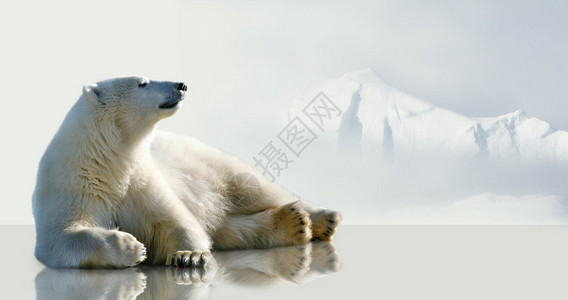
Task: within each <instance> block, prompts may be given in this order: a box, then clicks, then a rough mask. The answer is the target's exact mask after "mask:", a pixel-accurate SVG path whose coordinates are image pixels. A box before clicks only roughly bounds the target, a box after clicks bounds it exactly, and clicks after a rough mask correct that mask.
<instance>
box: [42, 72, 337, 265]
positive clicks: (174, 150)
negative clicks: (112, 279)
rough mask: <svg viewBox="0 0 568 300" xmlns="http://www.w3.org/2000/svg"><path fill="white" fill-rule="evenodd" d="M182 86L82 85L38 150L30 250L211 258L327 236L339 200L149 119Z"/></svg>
mask: <svg viewBox="0 0 568 300" xmlns="http://www.w3.org/2000/svg"><path fill="white" fill-rule="evenodd" d="M186 91H187V86H186V85H185V84H184V83H180V82H166V81H153V80H149V79H147V78H144V77H135V76H129V77H120V78H114V79H108V80H103V81H100V82H97V83H94V84H88V85H86V86H84V88H83V93H82V96H81V97H80V98H79V99H78V101H77V102H76V103H75V105H74V106H73V107H72V108H71V110H70V112H69V113H68V114H67V116H66V118H65V120H64V121H63V124H62V125H61V127H60V128H59V130H58V132H57V133H56V134H55V136H54V137H53V139H52V141H51V143H50V144H49V146H48V147H47V150H46V151H45V153H44V155H43V157H42V159H41V161H40V165H39V169H38V175H37V183H36V188H35V191H34V195H33V213H34V218H35V223H36V232H37V240H36V250H35V255H36V257H37V259H38V260H40V261H41V262H43V263H44V264H45V265H47V266H49V267H53V268H124V267H129V266H134V265H137V264H139V263H141V262H144V263H146V264H154V265H158V264H161V265H164V264H165V265H175V266H183V267H204V266H208V265H209V266H211V265H214V260H213V257H212V255H211V254H210V251H211V250H212V249H237V248H269V247H278V246H286V245H296V244H302V243H307V242H309V241H310V240H311V239H319V240H330V238H331V236H332V235H333V233H334V232H335V229H336V227H337V226H338V224H339V222H340V221H341V215H340V213H339V212H336V211H331V210H326V209H319V208H315V207H313V206H311V205H308V204H307V203H305V202H301V201H299V199H297V197H296V196H294V195H293V194H291V193H289V192H288V191H286V190H285V189H283V188H282V187H280V186H278V185H276V184H274V183H272V182H270V181H268V180H266V179H265V178H264V177H263V176H262V175H260V174H259V173H258V172H257V171H256V170H255V169H254V168H253V167H250V166H248V165H247V164H245V163H244V162H242V161H240V160H238V159H237V158H235V157H233V156H231V155H229V154H227V153H225V152H222V151H220V150H218V149H215V148H213V147H211V146H208V145H206V144H203V143H201V142H199V141H197V140H195V139H193V138H189V137H184V136H180V135H177V134H174V133H169V132H163V131H158V130H156V129H155V127H156V124H157V123H158V121H160V120H161V119H163V118H166V117H169V116H171V115H173V114H174V113H175V112H176V111H177V110H178V109H179V108H180V107H181V104H182V100H183V98H184V95H185V93H186Z"/></svg>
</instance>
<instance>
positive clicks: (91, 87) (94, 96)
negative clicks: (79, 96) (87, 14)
mask: <svg viewBox="0 0 568 300" xmlns="http://www.w3.org/2000/svg"><path fill="white" fill-rule="evenodd" d="M100 94H101V92H100V90H99V87H98V86H97V84H96V83H91V84H87V85H85V86H83V97H85V99H87V100H88V101H97V102H99V103H101V104H103V105H105V104H106V103H104V102H102V101H101V99H100V98H99V96H100Z"/></svg>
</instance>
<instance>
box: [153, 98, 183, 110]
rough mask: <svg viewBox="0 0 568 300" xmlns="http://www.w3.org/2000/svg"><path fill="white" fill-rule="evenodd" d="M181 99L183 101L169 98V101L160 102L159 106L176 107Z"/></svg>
mask: <svg viewBox="0 0 568 300" xmlns="http://www.w3.org/2000/svg"><path fill="white" fill-rule="evenodd" d="M180 101H181V99H176V100H169V101H166V102H164V103H162V104H160V105H159V106H158V108H160V109H170V108H174V107H176V106H177V105H178V103H179V102H180Z"/></svg>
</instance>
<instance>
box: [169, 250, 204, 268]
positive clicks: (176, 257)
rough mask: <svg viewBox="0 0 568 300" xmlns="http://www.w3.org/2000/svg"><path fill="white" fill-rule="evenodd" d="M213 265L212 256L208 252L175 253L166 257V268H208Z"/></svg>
mask: <svg viewBox="0 0 568 300" xmlns="http://www.w3.org/2000/svg"><path fill="white" fill-rule="evenodd" d="M214 263H215V260H214V259H213V256H212V255H211V253H209V252H198V251H177V252H176V253H172V254H170V255H168V258H166V266H175V267H180V268H189V267H191V268H198V267H199V268H209V267H212V266H213V265H214Z"/></svg>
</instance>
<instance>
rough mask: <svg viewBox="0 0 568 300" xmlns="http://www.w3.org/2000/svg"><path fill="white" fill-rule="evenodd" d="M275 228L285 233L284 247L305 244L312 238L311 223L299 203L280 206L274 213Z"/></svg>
mask: <svg viewBox="0 0 568 300" xmlns="http://www.w3.org/2000/svg"><path fill="white" fill-rule="evenodd" d="M275 221H276V227H277V228H280V229H283V230H284V231H285V232H286V243H285V244H286V245H298V244H305V243H307V242H309V241H310V239H311V238H312V230H311V226H312V222H311V220H310V217H309V214H308V212H307V211H306V210H305V209H304V207H303V206H302V204H301V203H300V202H292V203H289V204H286V205H283V206H281V207H280V208H279V209H278V210H277V212H276V218H275Z"/></svg>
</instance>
